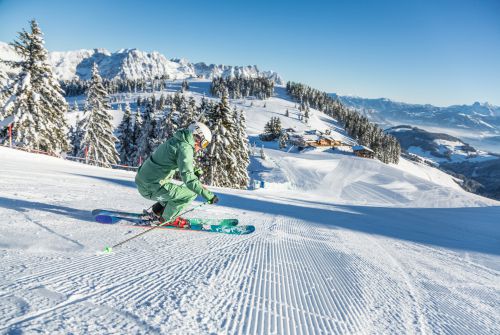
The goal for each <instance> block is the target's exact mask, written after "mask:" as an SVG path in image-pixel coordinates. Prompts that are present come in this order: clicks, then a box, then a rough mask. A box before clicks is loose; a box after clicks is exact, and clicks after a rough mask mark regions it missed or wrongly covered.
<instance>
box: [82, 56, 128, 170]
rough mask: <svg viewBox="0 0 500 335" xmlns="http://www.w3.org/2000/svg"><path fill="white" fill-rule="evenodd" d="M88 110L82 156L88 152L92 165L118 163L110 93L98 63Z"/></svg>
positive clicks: (94, 66) (83, 125)
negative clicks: (100, 73) (104, 84)
mask: <svg viewBox="0 0 500 335" xmlns="http://www.w3.org/2000/svg"><path fill="white" fill-rule="evenodd" d="M87 105H88V110H87V111H86V112H85V115H84V117H83V120H82V128H83V138H82V141H81V143H80V154H79V155H80V156H84V155H85V152H87V158H88V159H89V163H90V164H92V165H99V166H105V167H109V166H110V165H111V164H116V163H117V161H118V158H119V155H118V152H117V151H116V148H115V143H116V142H117V139H116V137H115V136H114V135H113V124H112V123H111V121H112V119H113V118H112V116H111V114H110V113H109V110H110V109H111V106H110V105H109V102H108V93H107V92H106V90H105V89H104V86H103V84H102V78H101V76H100V75H99V69H98V67H97V64H95V63H94V65H93V67H92V78H91V81H90V86H89V89H88V91H87Z"/></svg>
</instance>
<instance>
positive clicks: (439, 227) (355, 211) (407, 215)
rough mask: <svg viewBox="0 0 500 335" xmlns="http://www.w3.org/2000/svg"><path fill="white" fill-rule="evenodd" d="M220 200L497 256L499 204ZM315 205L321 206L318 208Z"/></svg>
mask: <svg viewBox="0 0 500 335" xmlns="http://www.w3.org/2000/svg"><path fill="white" fill-rule="evenodd" d="M220 199H221V201H220V204H221V205H222V206H227V207H232V208H236V209H241V210H250V211H255V212H264V213H266V214H273V215H281V216H287V217H290V218H294V219H298V220H303V221H309V222H312V223H314V224H315V225H318V226H319V227H321V228H335V227H338V228H343V229H349V230H355V231H359V232H363V233H366V234H375V235H380V236H385V237H388V238H394V239H399V240H405V241H410V242H415V243H421V244H426V245H431V246H436V247H443V248H449V249H457V250H464V251H471V252H480V253H486V254H494V255H500V225H499V224H498V218H499V217H500V207H498V206H496V207H461V208H391V207H369V206H350V205H337V204H328V203H314V202H309V203H308V202H307V201H305V202H302V201H295V202H294V201H291V202H287V203H286V204H281V203H278V202H274V201H273V202H270V201H266V200H265V198H263V200H260V199H251V198H246V197H241V196H238V195H232V194H220ZM318 205H321V206H322V207H323V208H318V207H317V206H318Z"/></svg>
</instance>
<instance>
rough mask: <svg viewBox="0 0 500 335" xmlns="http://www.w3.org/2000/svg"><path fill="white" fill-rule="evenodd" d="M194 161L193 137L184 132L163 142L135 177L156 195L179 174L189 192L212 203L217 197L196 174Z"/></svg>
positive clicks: (140, 185) (136, 180) (139, 183)
mask: <svg viewBox="0 0 500 335" xmlns="http://www.w3.org/2000/svg"><path fill="white" fill-rule="evenodd" d="M193 158H194V138H193V134H192V133H191V132H190V131H189V130H188V129H181V130H179V131H177V132H176V133H175V134H174V136H173V137H172V138H170V139H169V140H168V141H166V142H164V143H162V144H161V145H160V146H159V147H158V148H157V149H156V150H155V151H154V152H153V154H152V155H151V157H149V158H148V159H147V160H146V161H145V162H144V163H143V164H142V165H141V167H140V168H139V170H138V171H137V175H136V176H135V183H136V184H137V185H138V186H139V187H141V188H144V189H148V190H150V191H151V192H153V193H155V192H157V191H158V190H159V189H160V188H161V187H163V186H164V185H165V184H167V183H169V182H170V181H171V180H172V177H173V175H174V173H175V171H179V173H180V175H181V178H182V181H183V182H184V184H185V185H186V187H187V188H188V189H190V190H191V191H193V192H194V193H196V194H198V195H201V196H202V197H203V198H205V199H206V200H211V199H212V198H213V197H214V194H213V193H212V192H210V191H209V190H208V189H206V188H204V187H203V185H202V184H201V183H200V181H199V179H198V177H197V176H196V175H195V174H194V172H193Z"/></svg>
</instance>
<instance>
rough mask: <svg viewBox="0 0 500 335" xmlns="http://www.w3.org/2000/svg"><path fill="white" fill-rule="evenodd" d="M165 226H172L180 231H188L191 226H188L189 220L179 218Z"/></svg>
mask: <svg viewBox="0 0 500 335" xmlns="http://www.w3.org/2000/svg"><path fill="white" fill-rule="evenodd" d="M166 225H167V226H174V227H177V228H182V229H189V228H190V227H191V226H190V225H189V220H187V219H184V218H181V217H180V216H178V217H177V218H176V219H175V220H174V221H172V222H170V223H167V224H166Z"/></svg>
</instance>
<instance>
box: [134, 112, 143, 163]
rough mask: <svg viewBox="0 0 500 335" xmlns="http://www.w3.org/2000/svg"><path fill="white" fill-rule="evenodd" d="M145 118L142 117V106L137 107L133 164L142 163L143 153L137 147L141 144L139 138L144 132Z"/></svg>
mask: <svg viewBox="0 0 500 335" xmlns="http://www.w3.org/2000/svg"><path fill="white" fill-rule="evenodd" d="M143 123H144V120H143V118H142V113H141V110H140V108H137V110H136V112H135V122H134V134H133V144H134V152H133V155H132V157H133V159H132V162H131V164H132V165H134V164H137V165H140V163H141V155H140V152H139V151H138V149H137V147H138V144H139V139H140V138H141V132H142V127H143Z"/></svg>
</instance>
